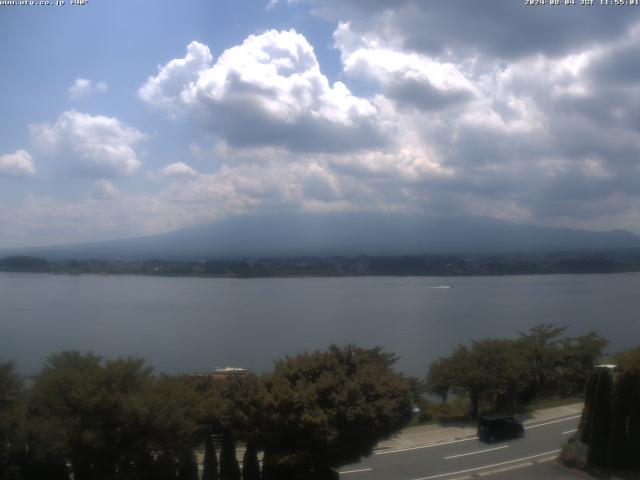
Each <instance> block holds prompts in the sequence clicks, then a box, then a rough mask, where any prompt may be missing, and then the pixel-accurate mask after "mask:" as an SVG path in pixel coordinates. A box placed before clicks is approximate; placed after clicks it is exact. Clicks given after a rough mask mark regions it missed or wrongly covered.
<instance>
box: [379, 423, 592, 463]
mask: <svg viewBox="0 0 640 480" xmlns="http://www.w3.org/2000/svg"><path fill="white" fill-rule="evenodd" d="M579 416H580V415H579V414H577V413H576V414H573V415H567V414H564V415H560V416H557V417H549V418H544V419H537V420H536V419H531V420H529V421H524V422H522V423H523V425H524V426H525V428H527V429H528V428H535V427H536V426H541V425H545V424H547V423H548V422H557V421H563V420H565V419H566V420H570V419H572V418H577V417H579ZM467 428H469V429H470V430H471V429H473V430H475V428H474V427H467ZM473 438H478V436H477V434H476V433H469V434H467V435H456V436H452V437H441V438H438V439H435V440H429V441H423V442H412V443H406V444H404V445H402V446H397V447H393V446H388V447H376V448H374V450H373V455H382V454H386V453H394V452H402V451H410V450H418V449H421V448H429V447H433V446H438V445H445V444H447V443H453V442H462V441H465V440H471V439H473Z"/></svg>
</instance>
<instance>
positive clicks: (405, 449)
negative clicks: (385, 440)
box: [374, 437, 478, 455]
mask: <svg viewBox="0 0 640 480" xmlns="http://www.w3.org/2000/svg"><path fill="white" fill-rule="evenodd" d="M477 439H478V437H470V438H461V439H459V440H449V441H447V442H440V443H430V444H429V445H420V446H419V447H408V448H399V449H397V450H389V451H387V452H376V453H374V455H387V454H389V453H399V452H408V451H410V450H420V449H421V448H431V447H439V446H440V445H449V444H450V443H458V442H468V441H469V440H477Z"/></svg>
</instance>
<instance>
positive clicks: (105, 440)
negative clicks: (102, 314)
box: [29, 352, 202, 480]
mask: <svg viewBox="0 0 640 480" xmlns="http://www.w3.org/2000/svg"><path fill="white" fill-rule="evenodd" d="M201 401H202V400H201V396H200V395H199V394H198V392H197V391H196V390H195V389H194V388H193V387H192V385H190V384H189V382H188V381H186V380H185V379H182V378H179V377H167V376H163V377H160V378H155V377H154V376H153V375H152V373H151V369H150V368H149V367H147V366H145V364H144V361H142V360H140V359H131V358H125V359H117V360H112V361H103V360H102V359H101V358H99V357H97V356H95V355H92V354H86V355H83V354H80V353H78V352H63V353H61V354H58V355H54V356H52V357H50V358H49V360H48V362H47V364H46V365H45V367H44V368H43V370H42V371H41V373H40V374H39V375H38V376H36V378H35V381H34V384H33V387H32V392H31V395H30V401H29V425H30V435H31V436H30V449H32V450H33V451H34V452H36V454H37V455H38V456H39V458H40V459H42V461H43V462H44V463H45V464H46V463H47V462H51V461H53V459H58V461H63V462H64V463H67V462H68V463H70V465H71V470H72V473H73V475H74V478H76V479H77V480H84V479H91V480H95V479H121V478H122V479H124V478H131V477H135V478H154V479H156V480H164V479H165V478H171V479H173V478H175V471H176V468H177V461H178V459H179V458H180V454H181V453H182V452H183V451H184V449H190V448H194V446H195V445H196V443H197V438H196V433H197V432H198V429H199V428H200V424H199V415H200V409H201ZM171 464H172V465H173V466H169V465H171ZM171 471H173V475H172V474H171V473H170V472H171Z"/></svg>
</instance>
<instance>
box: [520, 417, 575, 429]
mask: <svg viewBox="0 0 640 480" xmlns="http://www.w3.org/2000/svg"><path fill="white" fill-rule="evenodd" d="M581 416H582V415H574V416H573V417H565V418H561V419H560V420H553V421H551V422H545V423H538V424H537V425H530V426H528V427H524V428H525V430H528V429H530V428H538V427H544V426H545V425H551V424H552V423H558V422H565V421H567V420H573V419H574V418H580V417H581Z"/></svg>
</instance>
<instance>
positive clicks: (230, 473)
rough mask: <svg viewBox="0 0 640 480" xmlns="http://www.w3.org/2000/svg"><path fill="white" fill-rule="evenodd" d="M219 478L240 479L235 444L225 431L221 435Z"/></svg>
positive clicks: (223, 479)
mask: <svg viewBox="0 0 640 480" xmlns="http://www.w3.org/2000/svg"><path fill="white" fill-rule="evenodd" d="M220 480H241V477H240V466H239V465H238V460H237V459H236V445H235V443H234V441H233V439H232V438H231V436H230V435H229V432H225V434H224V435H223V436H222V452H220Z"/></svg>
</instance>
